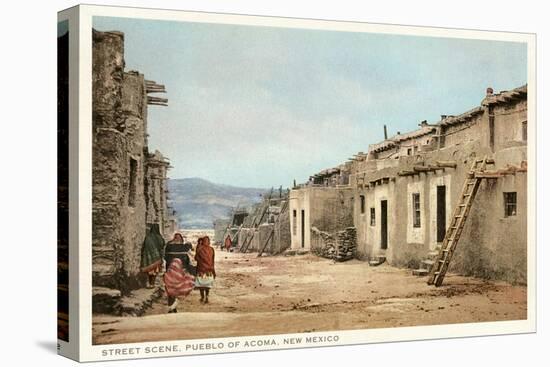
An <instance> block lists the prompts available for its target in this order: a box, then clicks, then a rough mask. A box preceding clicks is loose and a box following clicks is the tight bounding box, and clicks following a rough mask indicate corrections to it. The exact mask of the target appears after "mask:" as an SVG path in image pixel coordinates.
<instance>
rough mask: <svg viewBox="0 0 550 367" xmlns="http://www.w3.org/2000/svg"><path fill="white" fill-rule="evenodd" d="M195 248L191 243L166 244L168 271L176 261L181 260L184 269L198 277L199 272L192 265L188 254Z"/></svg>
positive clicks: (165, 258)
mask: <svg viewBox="0 0 550 367" xmlns="http://www.w3.org/2000/svg"><path fill="white" fill-rule="evenodd" d="M192 248H193V246H192V245H191V244H190V243H185V244H183V243H176V242H168V243H167V244H166V249H165V250H164V260H165V261H166V270H167V271H168V269H169V268H170V264H171V263H172V261H174V259H180V260H181V262H182V264H183V268H184V269H185V270H186V271H187V272H188V273H189V274H191V275H196V274H197V271H196V269H195V267H194V266H193V265H191V260H190V259H189V255H188V254H187V252H189V251H191V249H192Z"/></svg>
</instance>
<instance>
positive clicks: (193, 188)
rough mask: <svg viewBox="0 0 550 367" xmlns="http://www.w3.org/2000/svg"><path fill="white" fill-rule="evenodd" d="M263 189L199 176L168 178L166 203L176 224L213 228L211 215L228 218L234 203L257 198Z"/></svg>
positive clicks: (240, 204)
mask: <svg viewBox="0 0 550 367" xmlns="http://www.w3.org/2000/svg"><path fill="white" fill-rule="evenodd" d="M266 192H268V190H267V189H260V188H245V187H236V186H230V185H224V184H217V183H213V182H210V181H207V180H205V179H202V178H198V177H193V178H181V179H170V180H168V197H169V200H168V204H169V205H170V206H171V207H172V208H173V209H174V210H175V211H176V216H177V218H178V222H179V226H180V228H184V229H207V228H213V222H214V220H215V219H220V218H228V217H229V216H230V214H231V210H232V209H233V208H235V207H237V206H238V207H249V206H251V205H253V204H255V203H258V202H260V201H261V195H262V194H264V193H266Z"/></svg>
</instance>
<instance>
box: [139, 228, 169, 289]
mask: <svg viewBox="0 0 550 367" xmlns="http://www.w3.org/2000/svg"><path fill="white" fill-rule="evenodd" d="M163 252H164V238H162V236H161V234H160V230H159V225H158V224H157V223H153V224H152V225H151V228H150V229H149V231H148V232H147V234H146V235H145V240H144V241H143V247H142V248H141V271H142V272H143V273H145V274H147V276H148V284H147V288H153V287H154V286H155V280H156V278H157V274H158V273H159V272H160V270H161V268H162V257H163Z"/></svg>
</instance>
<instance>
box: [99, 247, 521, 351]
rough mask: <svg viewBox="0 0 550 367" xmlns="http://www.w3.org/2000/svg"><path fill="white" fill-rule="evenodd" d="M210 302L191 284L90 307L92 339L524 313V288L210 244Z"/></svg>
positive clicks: (353, 326) (204, 335)
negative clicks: (139, 309)
mask: <svg viewBox="0 0 550 367" xmlns="http://www.w3.org/2000/svg"><path fill="white" fill-rule="evenodd" d="M216 266H217V273H218V278H217V280H216V286H215V288H214V289H213V290H212V291H211V296H210V304H207V305H203V304H201V303H200V302H199V293H198V291H193V293H191V295H190V296H189V297H188V298H186V299H185V300H181V301H180V303H179V306H178V313H177V314H167V313H166V311H167V306H166V299H165V297H164V298H161V299H160V300H159V302H157V303H156V304H154V305H153V307H152V309H151V310H150V311H149V312H148V313H147V315H146V316H142V317H114V316H103V315H94V322H93V337H94V343H95V344H110V343H129V342H144V341H162V340H174V339H196V338H209V337H227V336H242V335H268V334H282V333H297V332H312V331H329V330H349V329H367V328H385V327H395V326H415V325H431V324H449V323H467V322H478V321H496V320H518V319H525V318H526V316H527V296H526V295H527V289H526V287H521V286H511V285H509V284H506V283H499V282H486V281H482V280H479V279H474V278H467V277H461V276H456V275H452V274H448V275H447V277H446V278H445V283H444V286H442V287H439V288H435V287H433V286H428V285H426V277H420V278H419V277H416V276H413V275H411V271H410V270H407V269H397V268H393V267H391V266H388V265H386V264H383V265H380V266H377V267H370V266H369V265H368V263H366V262H362V261H358V260H352V261H348V262H345V263H334V262H332V261H331V260H327V259H323V258H318V257H316V256H314V255H311V254H307V255H297V256H291V257H284V256H275V257H262V258H257V257H256V254H254V253H252V254H240V253H227V252H220V251H219V250H217V252H216Z"/></svg>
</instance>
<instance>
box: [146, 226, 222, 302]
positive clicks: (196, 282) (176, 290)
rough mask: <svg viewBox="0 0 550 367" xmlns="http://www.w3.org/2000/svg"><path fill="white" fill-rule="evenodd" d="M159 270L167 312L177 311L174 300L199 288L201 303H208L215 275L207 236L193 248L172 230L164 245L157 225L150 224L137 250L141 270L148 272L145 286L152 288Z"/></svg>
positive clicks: (211, 250) (212, 255) (212, 250)
mask: <svg viewBox="0 0 550 367" xmlns="http://www.w3.org/2000/svg"><path fill="white" fill-rule="evenodd" d="M193 253H194V256H193ZM192 258H193V259H194V260H195V262H196V265H194V264H193V261H192V260H191V259H192ZM163 264H164V265H163ZM163 270H164V277H163V278H164V286H165V289H166V295H167V296H168V313H175V312H177V305H178V299H184V298H185V297H187V296H188V295H189V294H190V293H191V292H192V291H193V289H198V290H199V291H200V296H201V298H200V301H201V303H203V304H206V303H208V296H209V294H210V289H211V288H212V286H213V285H214V279H215V278H216V270H215V266H214V248H213V247H212V246H211V245H210V238H209V237H208V236H203V237H200V238H199V239H198V241H197V245H196V247H195V248H193V245H192V244H191V243H190V242H185V238H184V237H183V235H182V234H181V233H176V234H174V238H173V239H172V240H171V241H169V242H168V243H166V245H165V243H164V239H163V237H162V235H161V234H160V230H159V225H158V224H153V225H152V226H151V228H150V230H149V231H148V232H147V235H146V236H145V241H144V242H143V248H142V253H141V271H142V272H143V273H146V274H147V275H148V287H154V285H155V281H156V277H157V275H158V274H159V273H160V272H162V271H163Z"/></svg>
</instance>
